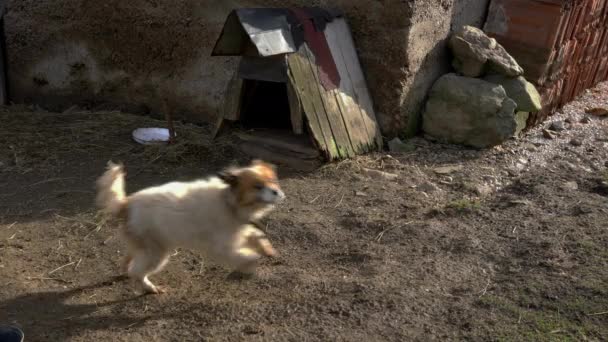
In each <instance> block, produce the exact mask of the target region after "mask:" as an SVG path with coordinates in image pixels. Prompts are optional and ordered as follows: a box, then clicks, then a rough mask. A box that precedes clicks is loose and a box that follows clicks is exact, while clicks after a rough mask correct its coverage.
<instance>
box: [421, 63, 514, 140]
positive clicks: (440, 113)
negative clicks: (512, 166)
mask: <svg viewBox="0 0 608 342" xmlns="http://www.w3.org/2000/svg"><path fill="white" fill-rule="evenodd" d="M516 107H517V104H516V103H515V102H514V101H513V100H511V99H510V98H508V97H507V94H506V92H505V90H504V88H503V87H502V86H500V85H498V84H494V83H490V82H486V81H484V80H480V79H475V78H469V77H462V76H458V75H456V74H447V75H444V76H442V77H441V78H440V79H439V80H437V82H435V84H434V85H433V88H432V89H431V92H430V95H429V99H428V102H427V104H426V108H425V111H424V113H423V115H422V120H423V121H422V129H423V131H424V132H425V133H426V134H427V135H429V136H431V137H433V138H435V139H437V140H439V141H442V142H447V143H453V144H462V145H467V146H472V147H476V148H485V147H491V146H495V145H498V144H500V143H502V142H503V141H505V140H507V139H509V138H511V137H513V136H514V134H515V132H516V128H517V123H516V121H515V108H516Z"/></svg>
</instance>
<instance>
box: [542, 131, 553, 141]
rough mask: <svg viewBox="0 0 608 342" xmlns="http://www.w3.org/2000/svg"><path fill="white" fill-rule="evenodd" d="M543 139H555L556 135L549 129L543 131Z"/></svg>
mask: <svg viewBox="0 0 608 342" xmlns="http://www.w3.org/2000/svg"><path fill="white" fill-rule="evenodd" d="M543 137H545V138H546V139H555V135H554V134H553V133H551V131H549V130H547V129H543Z"/></svg>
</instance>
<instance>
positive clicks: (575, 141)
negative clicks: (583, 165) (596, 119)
mask: <svg viewBox="0 0 608 342" xmlns="http://www.w3.org/2000/svg"><path fill="white" fill-rule="evenodd" d="M570 145H572V146H581V145H583V141H582V140H580V139H577V138H573V139H572V140H570Z"/></svg>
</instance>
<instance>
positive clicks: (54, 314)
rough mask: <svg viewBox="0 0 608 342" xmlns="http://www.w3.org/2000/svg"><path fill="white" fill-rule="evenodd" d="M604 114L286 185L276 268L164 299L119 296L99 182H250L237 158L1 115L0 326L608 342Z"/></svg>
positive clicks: (97, 333) (221, 148) (193, 261)
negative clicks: (99, 209)
mask: <svg viewBox="0 0 608 342" xmlns="http://www.w3.org/2000/svg"><path fill="white" fill-rule="evenodd" d="M599 105H604V106H606V105H608V84H602V85H600V86H599V87H598V88H596V89H594V90H591V91H589V92H588V93H587V94H585V95H584V96H583V97H582V98H581V99H579V100H578V101H576V102H574V103H572V104H570V105H568V106H567V107H566V108H565V109H564V110H563V111H562V113H559V114H558V115H555V116H553V117H551V118H550V122H547V123H546V124H545V125H544V127H539V128H537V129H534V130H532V131H530V132H528V133H527V134H526V135H525V136H524V137H522V138H521V139H517V140H512V141H509V142H507V143H505V144H504V145H503V146H500V147H497V148H494V149H490V150H484V151H478V150H469V149H463V148H460V147H455V146H447V145H440V144H433V143H430V142H427V141H426V140H423V139H419V138H418V139H414V140H412V144H414V145H415V147H416V149H415V151H413V152H411V153H408V154H391V155H388V154H386V153H379V154H373V155H368V156H362V157H359V158H356V159H354V160H349V161H344V162H340V163H334V164H330V165H327V166H325V167H323V168H321V169H319V170H317V171H315V172H312V173H306V174H302V173H297V172H294V171H291V170H287V169H285V168H280V176H281V179H282V185H283V187H284V190H285V192H286V193H287V196H288V199H287V200H286V202H285V203H284V204H282V205H281V206H280V207H278V208H277V210H276V211H275V212H274V213H273V214H272V215H271V216H270V217H269V218H268V219H267V220H266V221H265V223H266V224H267V232H268V234H269V236H270V238H271V240H272V241H273V243H274V245H275V247H276V248H277V250H278V252H279V253H280V255H279V257H278V258H277V259H275V260H267V261H265V262H264V264H263V265H262V267H261V268H260V270H259V274H258V275H257V276H255V277H254V278H252V279H236V278H233V277H230V276H229V270H225V269H222V268H220V267H216V266H214V265H212V264H209V263H207V262H206V261H205V260H203V259H201V257H200V255H199V253H197V252H196V251H187V250H177V251H176V252H175V255H174V256H173V257H172V260H171V262H170V263H169V265H168V267H167V268H166V270H165V271H163V272H162V273H160V274H158V275H156V276H155V277H154V280H155V282H156V283H158V284H159V285H163V286H165V287H167V288H168V289H169V292H168V293H167V294H164V295H159V296H139V295H137V294H136V293H135V292H134V287H133V286H132V285H131V284H129V282H127V281H124V280H121V279H120V278H118V277H117V276H118V275H119V267H118V264H119V260H120V258H121V256H122V249H123V244H122V242H121V241H120V240H119V238H118V235H117V234H116V229H115V227H113V226H111V225H109V224H107V223H106V222H104V221H103V220H102V219H101V218H100V217H99V216H97V215H96V213H95V209H94V208H93V197H94V193H93V183H94V180H95V178H96V177H97V176H98V175H99V174H100V173H101V172H102V171H103V167H104V165H105V163H106V162H107V161H108V160H109V159H113V160H115V161H122V162H124V163H125V164H126V167H127V170H128V172H129V175H128V179H127V187H128V190H129V191H135V190H137V189H141V188H143V187H145V186H148V185H152V184H158V183H162V182H166V181H170V180H175V179H194V178H197V177H202V176H204V175H207V174H209V173H212V172H215V171H217V170H219V169H221V168H223V167H225V166H227V165H229V164H231V163H245V162H247V158H246V157H244V156H242V155H240V153H239V152H238V151H237V150H236V149H235V148H234V145H233V143H232V140H231V139H232V138H231V137H227V138H224V140H221V141H216V142H213V143H212V142H210V141H208V138H207V136H208V130H207V128H205V127H198V126H192V125H185V124H180V125H178V126H177V134H178V139H179V142H178V144H177V145H176V146H172V147H169V148H167V147H144V146H140V145H137V144H136V143H134V142H133V141H132V140H131V137H130V134H131V131H132V130H133V129H135V128H137V127H146V126H158V125H164V123H163V122H159V121H155V120H153V119H149V118H145V117H139V116H134V115H129V114H122V113H116V112H87V111H78V110H72V111H68V112H65V113H48V112H44V111H41V110H35V109H31V108H30V109H28V108H22V107H16V106H13V107H7V108H4V109H2V110H1V113H0V119H1V120H2V124H1V125H0V146H1V147H0V288H1V289H2V290H1V291H0V323H11V324H16V325H19V326H21V327H22V328H23V330H24V331H25V335H26V341H91V340H107V341H191V340H192V341H198V340H213V341H235V340H251V341H306V340H310V341H354V340H361V341H364V340H366V339H367V340H370V341H379V340H391V341H404V340H420V341H428V340H442V341H444V340H480V341H481V340H483V341H488V340H509V341H511V340H531V341H542V340H547V341H549V340H585V339H586V340H592V341H600V340H608V187H607V186H606V185H605V182H608V171H607V165H606V162H607V160H608V158H607V157H608V149H607V147H608V118H606V117H604V118H602V117H599V116H594V115H586V114H585V113H584V109H585V108H587V107H589V106H599ZM584 118H588V119H584ZM582 119H584V120H583V122H581V120H582ZM565 120H567V121H568V122H565ZM553 121H559V122H561V123H562V124H563V130H562V131H558V132H555V133H554V136H555V139H547V138H545V137H543V133H542V132H541V129H542V128H546V127H548V126H549V125H550V124H551V122H553ZM558 126H559V125H558ZM554 128H555V127H554ZM557 129H560V127H557ZM573 140H574V141H573ZM366 169H375V170H381V171H383V172H388V173H393V174H396V175H397V178H396V179H384V178H378V177H376V178H370V177H369V176H367V172H366ZM603 182H604V183H603Z"/></svg>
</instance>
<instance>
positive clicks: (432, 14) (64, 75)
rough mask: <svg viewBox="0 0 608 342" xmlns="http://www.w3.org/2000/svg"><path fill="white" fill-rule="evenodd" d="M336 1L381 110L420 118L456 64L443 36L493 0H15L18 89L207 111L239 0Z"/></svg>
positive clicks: (221, 85) (199, 113) (400, 124)
mask: <svg viewBox="0 0 608 342" xmlns="http://www.w3.org/2000/svg"><path fill="white" fill-rule="evenodd" d="M314 5H319V6H332V7H338V8H340V9H342V10H343V11H344V12H345V13H346V15H347V18H348V20H349V22H350V24H351V27H352V30H353V34H354V38H355V42H356V44H357V47H358V49H359V54H360V58H361V61H362V64H363V67H364V70H365V72H366V75H367V78H368V82H369V85H370V89H371V91H372V96H373V98H374V102H375V106H376V110H377V112H378V116H379V121H380V123H381V126H382V129H383V131H384V133H385V134H387V135H389V136H391V135H394V134H397V133H401V132H403V131H404V130H405V129H407V128H408V127H409V130H410V131H411V132H413V131H414V128H415V127H417V120H416V118H417V115H418V113H419V112H420V109H421V106H422V103H423V100H424V98H425V96H426V93H427V90H428V89H429V88H430V86H431V85H432V83H433V82H434V81H435V80H436V79H437V77H439V76H440V75H441V74H443V73H445V71H447V70H448V65H449V62H448V61H449V58H448V57H447V50H446V49H445V39H446V38H447V36H448V34H449V33H450V31H451V29H452V28H454V27H457V26H459V25H461V24H473V25H476V26H480V25H481V24H482V23H483V18H484V17H485V11H486V7H487V0H410V1H402V0H384V1H360V0H325V1H306V0H287V1H273V0H257V1H254V0H251V1H246V0H223V1H214V0H184V1H169V0H132V1H122V0H106V1H103V2H91V1H86V0H63V1H51V0H19V1H17V0H9V3H8V13H7V15H6V35H7V54H8V57H7V59H8V72H9V87H10V92H11V93H10V96H11V99H12V100H13V101H14V102H25V103H36V104H39V105H42V106H45V107H47V108H50V109H54V110H61V109H64V108H67V107H70V106H71V105H73V104H75V103H76V104H80V105H87V106H90V107H100V106H102V107H103V106H105V107H108V108H121V109H123V110H128V111H131V112H136V113H149V114H157V113H158V112H159V111H160V109H161V108H162V106H161V103H160V99H161V98H163V97H166V98H168V99H169V101H170V103H171V105H172V106H173V107H174V108H175V110H176V112H177V114H178V115H179V117H180V118H185V119H188V120H191V121H195V122H204V121H211V120H213V119H214V118H215V116H216V115H217V113H218V112H219V109H220V106H221V101H222V97H223V92H224V89H225V85H226V83H227V81H228V79H229V77H230V75H231V73H232V72H233V71H234V68H235V65H236V59H235V58H221V57H214V58H212V57H210V53H211V49H212V48H213V44H214V43H215V40H216V38H217V37H218V35H219V33H220V31H221V28H222V24H223V22H224V20H225V18H226V16H227V15H228V13H229V12H230V10H231V9H233V8H235V7H279V6H280V7H285V6H314Z"/></svg>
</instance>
